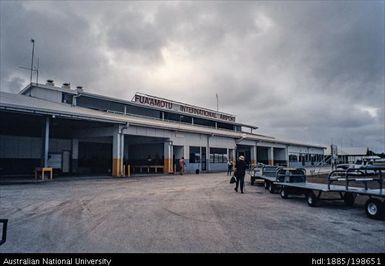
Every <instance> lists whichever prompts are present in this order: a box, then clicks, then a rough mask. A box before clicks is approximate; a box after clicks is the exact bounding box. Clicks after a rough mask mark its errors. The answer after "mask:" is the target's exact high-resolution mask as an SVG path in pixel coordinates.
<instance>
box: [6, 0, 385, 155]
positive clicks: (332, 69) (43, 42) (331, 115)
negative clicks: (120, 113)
mask: <svg viewBox="0 0 385 266" xmlns="http://www.w3.org/2000/svg"><path fill="white" fill-rule="evenodd" d="M384 6H385V4H384V2H381V1H371V2H367V1H362V2H361V1H353V2H345V1H338V2H331V1H307V2H306V1H270V2H263V1H256V2H253V1H250V2H249V1H245V2H227V1H226V2H216V1H209V2H198V3H195V2H187V1H185V2H184V1H182V2H176V1H170V2H150V1H146V2H120V1H112V2H99V1H79V2H71V1H69V2H64V1H63V2H57V1H55V2H50V1H41V2H40V1H30V2H28V1H25V2H21V1H1V2H0V7H1V16H0V17H1V29H0V30H1V42H0V44H1V47H0V51H1V59H0V66H1V68H0V71H1V87H2V90H7V91H15V92H16V91H18V90H20V89H21V88H22V87H23V86H25V85H26V83H27V82H28V81H29V74H28V71H24V70H21V69H18V68H17V67H18V66H28V64H29V62H30V50H31V45H30V43H29V39H30V38H31V37H33V38H35V39H36V49H37V50H36V52H37V54H38V55H39V57H40V65H41V80H44V79H47V78H54V79H55V80H57V81H58V82H64V81H69V82H71V83H72V84H74V85H75V84H81V85H84V86H85V87H86V89H87V90H89V91H93V92H97V93H102V94H107V95H110V96H113V97H119V98H124V97H125V98H127V99H131V97H132V95H133V94H134V92H135V91H141V92H144V93H149V94H153V95H159V96H163V97H167V98H171V99H175V100H179V101H184V102H188V103H191V104H196V105H201V106H206V107H211V108H213V109H215V107H216V97H215V94H216V93H218V94H219V106H220V110H222V111H224V112H230V113H234V114H235V115H237V119H238V120H239V121H240V122H244V123H249V124H254V125H257V126H259V127H260V130H259V131H260V132H261V133H265V134H272V135H277V136H280V137H282V138H285V139H292V140H297V141H308V142H314V143H319V144H329V143H330V142H331V141H334V142H337V144H342V145H344V146H345V145H353V146H369V147H370V148H372V149H374V150H377V151H382V150H383V149H384V129H383V127H384V123H383V121H384V114H383V113H384V46H385V43H384V25H385V23H384Z"/></svg>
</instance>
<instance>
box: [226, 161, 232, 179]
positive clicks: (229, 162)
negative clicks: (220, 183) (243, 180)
mask: <svg viewBox="0 0 385 266" xmlns="http://www.w3.org/2000/svg"><path fill="white" fill-rule="evenodd" d="M232 171H233V162H232V161H231V160H228V161H227V175H231V172H232Z"/></svg>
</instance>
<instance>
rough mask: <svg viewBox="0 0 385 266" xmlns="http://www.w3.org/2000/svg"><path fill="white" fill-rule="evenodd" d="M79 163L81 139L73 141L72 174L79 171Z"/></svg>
mask: <svg viewBox="0 0 385 266" xmlns="http://www.w3.org/2000/svg"><path fill="white" fill-rule="evenodd" d="M78 163H79V139H72V163H71V166H72V167H71V169H72V173H76V172H77V171H78Z"/></svg>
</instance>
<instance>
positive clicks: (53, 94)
mask: <svg viewBox="0 0 385 266" xmlns="http://www.w3.org/2000/svg"><path fill="white" fill-rule="evenodd" d="M30 93H31V96H32V97H35V98H39V99H43V100H47V101H50V102H58V103H61V101H62V92H61V91H54V90H47V89H42V88H36V87H34V88H32V89H31V92H30Z"/></svg>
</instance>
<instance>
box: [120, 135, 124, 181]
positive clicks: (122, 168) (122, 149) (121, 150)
mask: <svg viewBox="0 0 385 266" xmlns="http://www.w3.org/2000/svg"><path fill="white" fill-rule="evenodd" d="M119 175H120V176H124V134H123V133H121V134H120V170H119Z"/></svg>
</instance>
